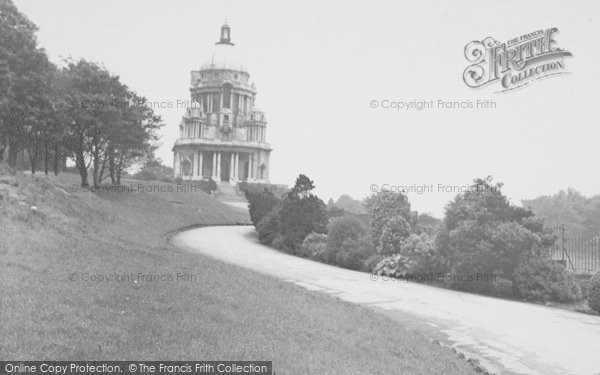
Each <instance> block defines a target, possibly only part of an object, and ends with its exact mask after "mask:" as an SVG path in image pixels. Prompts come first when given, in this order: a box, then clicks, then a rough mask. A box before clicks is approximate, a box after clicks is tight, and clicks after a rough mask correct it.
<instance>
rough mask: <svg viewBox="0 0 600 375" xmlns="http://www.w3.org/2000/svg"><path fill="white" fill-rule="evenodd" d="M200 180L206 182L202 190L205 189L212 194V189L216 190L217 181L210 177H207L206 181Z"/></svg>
mask: <svg viewBox="0 0 600 375" xmlns="http://www.w3.org/2000/svg"><path fill="white" fill-rule="evenodd" d="M202 182H205V184H206V185H205V186H206V188H205V189H204V191H206V192H207V193H209V194H212V193H213V192H214V191H216V190H217V183H216V182H215V180H213V179H212V178H209V179H208V180H207V181H204V180H202Z"/></svg>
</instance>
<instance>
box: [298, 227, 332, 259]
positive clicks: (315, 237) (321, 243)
mask: <svg viewBox="0 0 600 375" xmlns="http://www.w3.org/2000/svg"><path fill="white" fill-rule="evenodd" d="M297 254H298V255H300V256H303V257H306V258H310V259H314V260H318V261H320V262H326V261H327V235H326V234H322V233H314V232H313V233H311V234H309V235H308V236H306V238H305V239H304V241H303V242H302V245H301V246H300V247H299V249H298V252H297Z"/></svg>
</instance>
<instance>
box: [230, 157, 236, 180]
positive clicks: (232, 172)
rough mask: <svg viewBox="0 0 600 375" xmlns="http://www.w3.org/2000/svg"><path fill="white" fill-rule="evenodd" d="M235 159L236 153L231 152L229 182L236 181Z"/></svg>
mask: <svg viewBox="0 0 600 375" xmlns="http://www.w3.org/2000/svg"><path fill="white" fill-rule="evenodd" d="M234 168H235V157H234V153H233V152H231V153H230V154H229V181H231V182H233V181H234V180H235V173H234V172H235V169H234Z"/></svg>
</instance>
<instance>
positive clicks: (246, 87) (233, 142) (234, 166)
mask: <svg viewBox="0 0 600 375" xmlns="http://www.w3.org/2000/svg"><path fill="white" fill-rule="evenodd" d="M240 61H241V60H240V59H239V58H238V57H237V54H236V49H235V45H234V44H233V43H232V42H231V30H230V28H229V26H228V25H227V24H225V25H223V27H221V39H220V40H219V41H218V42H217V43H216V44H215V51H214V53H213V54H212V57H211V58H210V59H209V60H208V61H207V62H206V63H205V64H203V65H202V66H201V68H200V70H197V71H192V74H191V87H190V93H191V103H192V104H191V105H190V108H187V109H186V112H185V115H184V116H183V120H182V122H181V124H180V125H179V138H178V139H177V141H176V142H175V145H174V146H173V153H174V155H173V156H174V159H173V160H174V162H173V170H174V174H175V178H182V179H183V180H201V179H203V178H204V179H208V178H212V179H213V180H215V181H216V182H219V183H231V184H235V183H237V182H238V181H248V182H261V183H268V182H269V156H270V153H271V150H272V149H271V145H269V144H268V143H267V142H266V138H265V135H266V125H267V121H266V118H265V115H264V113H263V112H262V111H260V110H259V109H257V108H255V107H254V100H255V97H256V88H255V86H254V84H251V83H250V81H249V80H250V75H249V74H248V72H247V71H246V70H245V68H244V67H243V66H242V65H241V62H240Z"/></svg>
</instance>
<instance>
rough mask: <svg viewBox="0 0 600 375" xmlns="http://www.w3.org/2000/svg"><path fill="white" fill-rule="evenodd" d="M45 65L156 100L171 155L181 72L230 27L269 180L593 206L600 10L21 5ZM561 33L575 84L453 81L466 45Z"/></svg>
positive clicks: (25, 1)
mask: <svg viewBox="0 0 600 375" xmlns="http://www.w3.org/2000/svg"><path fill="white" fill-rule="evenodd" d="M15 4H16V5H17V6H18V7H19V9H20V10H21V11H22V12H24V13H25V14H26V15H27V16H28V17H29V18H30V19H31V20H32V21H33V22H35V23H36V24H37V25H38V26H39V28H40V31H39V33H38V37H39V41H40V44H41V45H42V46H43V47H44V48H46V50H47V52H48V54H49V56H50V58H51V59H52V60H53V61H56V62H58V61H60V58H61V57H67V56H72V57H74V58H79V57H84V58H86V59H88V60H92V61H96V62H100V63H102V64H104V65H105V66H106V67H107V68H108V69H109V70H110V71H112V72H114V73H116V74H118V75H120V76H121V78H122V81H123V82H124V83H126V84H127V85H128V86H130V87H131V88H133V89H134V90H136V91H137V92H138V93H140V94H142V95H145V96H146V97H147V98H148V99H149V100H150V101H158V102H171V103H173V107H174V108H165V109H157V112H158V113H159V114H160V115H161V116H162V118H163V119H164V121H165V124H166V126H165V127H164V129H163V130H162V132H161V133H162V144H163V146H162V147H161V148H160V150H159V152H158V156H159V157H160V158H161V159H162V160H163V162H164V163H165V164H167V165H172V160H173V159H172V158H173V157H172V152H171V147H172V145H173V143H174V141H175V139H176V137H177V134H178V124H179V122H180V118H181V115H182V113H183V109H182V108H177V105H176V103H177V101H178V100H187V99H188V94H189V84H190V82H189V77H190V70H192V69H198V68H199V66H200V65H202V63H203V62H204V61H206V60H207V59H208V58H209V57H210V55H211V53H212V48H213V46H214V43H215V42H216V41H217V39H218V37H219V29H220V27H221V25H222V24H223V21H224V19H225V18H227V20H228V23H229V25H230V26H231V32H232V40H233V42H234V43H236V48H238V49H239V52H240V55H241V56H242V57H243V61H244V65H245V66H246V67H247V68H248V70H249V73H250V77H251V80H252V81H253V82H254V83H255V84H256V87H257V89H258V96H257V102H256V104H257V106H258V107H260V108H261V109H262V110H263V111H264V112H265V113H266V115H267V119H268V128H267V139H268V141H269V142H270V143H271V144H272V146H273V148H274V150H273V152H272V154H271V180H272V182H274V183H284V184H290V183H293V181H294V179H295V177H296V176H297V175H298V174H299V173H305V174H307V175H308V176H309V177H311V178H312V179H313V180H314V181H315V184H316V185H317V193H318V194H319V195H320V196H321V197H322V198H324V199H325V200H326V199H328V198H329V197H334V198H337V196H339V195H340V194H342V193H349V194H350V195H352V196H353V197H356V198H362V197H365V196H368V195H369V194H370V189H371V185H373V184H376V185H379V186H381V185H382V184H389V185H423V184H425V185H430V184H433V185H434V192H429V193H423V194H416V193H410V194H409V197H410V200H411V203H412V205H413V208H414V209H416V210H418V211H420V212H430V213H433V214H435V215H438V216H439V215H441V214H442V213H443V208H444V205H445V204H446V203H447V201H448V200H450V199H451V198H452V197H453V196H454V194H452V193H438V192H437V189H438V184H442V185H444V186H447V185H459V186H461V185H468V184H469V183H470V182H471V181H472V180H473V178H475V177H482V176H486V175H492V176H494V178H495V180H497V181H500V182H503V183H504V184H505V188H504V191H505V193H506V194H507V195H508V196H509V197H510V198H511V200H512V201H513V202H514V203H517V204H519V203H520V200H521V199H527V198H533V197H536V196H538V195H542V194H552V193H556V192H557V191H558V190H560V189H566V188H567V187H572V188H575V189H577V190H579V191H580V192H581V193H583V194H585V195H593V194H598V193H600V174H599V172H600V157H599V155H600V131H599V126H600V121H599V119H600V112H599V110H598V108H599V107H600V105H599V99H600V95H599V94H598V90H599V89H600V74H599V73H598V68H597V65H598V61H600V52H599V49H598V47H597V39H598V36H599V35H600V18H599V17H600V2H598V1H578V2H577V6H575V5H574V4H570V5H569V4H568V3H566V2H564V1H548V0H544V1H528V2H523V1H502V2H498V1H494V2H491V1H488V2H484V1H422V2H419V1H411V2H407V1H391V0H390V1H352V2H349V1H303V2H301V1H297V2H287V1H243V0H240V1H222V0H221V1H127V0H126V1H124V0H102V1H100V0H94V1H82V0H70V1H66V0H60V1H59V0H54V1H49V0H16V1H15ZM550 27H557V28H558V29H559V30H560V32H559V34H557V36H556V41H557V42H558V46H559V47H561V48H564V49H567V50H570V51H571V52H572V53H573V56H574V57H572V58H569V59H567V60H566V67H567V70H568V71H570V72H571V74H568V75H562V76H558V77H555V78H549V79H545V80H541V81H538V82H535V83H534V84H532V85H529V86H530V87H527V88H525V89H522V90H515V91H513V92H508V93H496V91H498V89H499V87H498V86H497V85H494V87H487V88H482V89H477V90H474V89H471V88H469V87H467V86H466V85H465V84H464V83H463V81H462V73H463V71H464V69H465V68H466V67H467V65H468V63H467V61H466V59H465V58H464V55H463V51H464V47H465V45H466V44H467V43H468V42H470V41H472V40H481V39H483V38H485V37H488V36H492V37H494V38H495V39H497V40H499V41H507V40H509V39H512V38H514V37H518V36H520V35H522V34H526V33H529V32H533V31H536V30H539V29H546V28H550ZM386 99H387V100H392V101H411V100H434V101H437V100H445V101H466V100H473V101H475V100H478V99H479V100H494V101H495V102H496V104H497V107H496V109H489V110H474V109H462V110H460V109H457V110H452V109H449V110H439V109H435V110H423V111H396V110H392V109H382V108H381V106H379V107H378V108H376V109H373V108H371V106H370V102H371V100H378V101H379V102H381V101H383V100H386Z"/></svg>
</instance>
